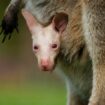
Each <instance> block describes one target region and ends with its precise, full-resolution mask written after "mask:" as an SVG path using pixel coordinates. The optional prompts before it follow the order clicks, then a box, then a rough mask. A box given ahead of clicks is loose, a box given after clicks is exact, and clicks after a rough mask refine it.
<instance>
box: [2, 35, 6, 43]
mask: <svg viewBox="0 0 105 105" xmlns="http://www.w3.org/2000/svg"><path fill="white" fill-rule="evenodd" d="M5 39H6V35H4V37H3V40H2V43H4V41H5Z"/></svg>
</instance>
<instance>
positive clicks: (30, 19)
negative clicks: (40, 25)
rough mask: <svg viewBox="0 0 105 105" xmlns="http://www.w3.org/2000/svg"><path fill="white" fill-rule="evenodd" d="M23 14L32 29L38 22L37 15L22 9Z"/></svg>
mask: <svg viewBox="0 0 105 105" xmlns="http://www.w3.org/2000/svg"><path fill="white" fill-rule="evenodd" d="M22 15H23V17H24V19H25V20H26V23H27V25H28V28H29V29H30V30H32V27H33V26H35V25H36V24H37V22H36V20H35V17H34V16H33V15H32V14H31V13H30V12H29V11H27V10H25V9H22Z"/></svg>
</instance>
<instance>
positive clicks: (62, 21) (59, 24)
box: [52, 13, 68, 32]
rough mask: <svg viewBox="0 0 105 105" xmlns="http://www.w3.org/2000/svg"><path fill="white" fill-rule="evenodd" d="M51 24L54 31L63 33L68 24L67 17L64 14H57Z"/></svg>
mask: <svg viewBox="0 0 105 105" xmlns="http://www.w3.org/2000/svg"><path fill="white" fill-rule="evenodd" d="M52 23H53V26H54V28H55V30H56V31H58V32H63V31H64V30H65V29H66V26H67V23H68V15H67V14H65V13H58V14H56V15H55V16H54V18H53V21H52Z"/></svg>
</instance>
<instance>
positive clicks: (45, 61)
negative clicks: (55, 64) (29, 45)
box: [41, 59, 49, 69]
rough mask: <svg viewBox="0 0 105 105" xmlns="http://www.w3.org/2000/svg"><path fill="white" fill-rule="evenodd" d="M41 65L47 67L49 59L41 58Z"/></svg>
mask: <svg viewBox="0 0 105 105" xmlns="http://www.w3.org/2000/svg"><path fill="white" fill-rule="evenodd" d="M41 66H42V68H43V69H47V68H48V67H49V60H47V59H42V60H41Z"/></svg>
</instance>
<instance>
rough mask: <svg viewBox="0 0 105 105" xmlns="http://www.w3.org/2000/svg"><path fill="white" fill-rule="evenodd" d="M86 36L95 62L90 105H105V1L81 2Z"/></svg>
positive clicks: (83, 0)
mask: <svg viewBox="0 0 105 105" xmlns="http://www.w3.org/2000/svg"><path fill="white" fill-rule="evenodd" d="M81 3H82V14H83V15H82V16H83V17H82V21H83V28H84V36H85V40H86V42H87V46H88V50H89V53H90V56H91V58H92V62H93V89H92V96H91V98H90V102H89V105H105V0H81Z"/></svg>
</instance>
